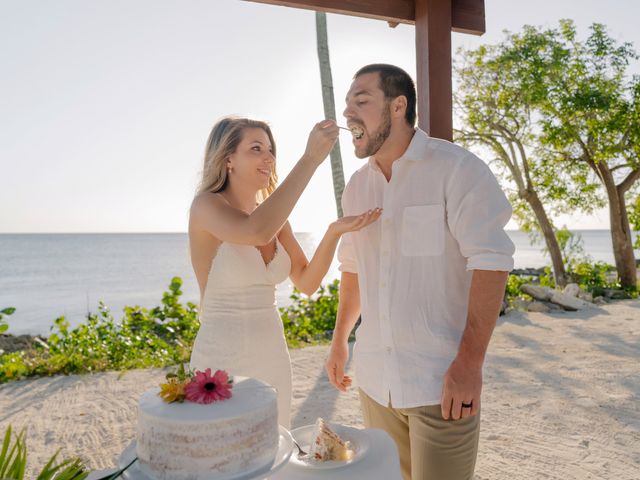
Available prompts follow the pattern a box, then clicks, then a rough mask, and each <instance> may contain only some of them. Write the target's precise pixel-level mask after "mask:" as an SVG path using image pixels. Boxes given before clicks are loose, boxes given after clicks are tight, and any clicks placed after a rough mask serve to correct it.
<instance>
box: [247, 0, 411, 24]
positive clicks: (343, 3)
mask: <svg viewBox="0 0 640 480" xmlns="http://www.w3.org/2000/svg"><path fill="white" fill-rule="evenodd" d="M248 1H250V2H257V3H268V4H270V5H280V6H284V7H294V8H303V9H305V10H316V11H318V12H327V13H339V14H342V15H352V16H357V17H365V18H374V19H376V20H384V21H387V22H397V23H413V18H414V0H393V1H389V0H296V1H293V0H291V1H287V0H248Z"/></svg>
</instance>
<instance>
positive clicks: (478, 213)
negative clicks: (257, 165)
mask: <svg viewBox="0 0 640 480" xmlns="http://www.w3.org/2000/svg"><path fill="white" fill-rule="evenodd" d="M346 104H347V106H346V109H345V111H344V116H345V117H346V119H347V125H348V126H349V127H350V128H351V129H352V131H354V130H355V131H356V132H358V130H361V131H362V132H363V134H362V135H359V134H356V135H354V140H353V143H354V146H355V153H356V156H357V157H358V158H366V157H369V160H368V161H367V163H365V165H364V166H363V167H362V168H360V169H359V170H358V171H356V172H355V173H354V174H353V176H352V177H351V179H350V180H349V183H348V184H347V186H346V188H345V190H344V193H343V196H342V205H343V210H344V214H345V215H353V214H357V213H358V212H362V211H366V210H369V209H373V208H376V207H381V208H382V209H383V213H382V216H381V217H380V220H379V221H378V222H376V223H374V224H372V225H370V226H368V227H366V228H364V229H363V230H360V231H359V232H354V233H349V234H347V235H346V236H344V237H343V239H342V242H341V244H340V247H339V250H338V259H339V261H340V271H341V272H342V277H341V283H340V304H339V307H338V314H337V318H336V328H335V331H334V336H333V341H332V344H331V350H330V353H329V357H328V359H327V362H326V369H327V373H328V375H329V379H330V380H331V383H332V384H333V385H334V386H335V387H336V388H338V389H339V390H342V391H344V390H346V388H348V387H349V386H350V383H351V379H350V378H349V377H348V376H345V375H344V369H345V365H346V363H347V360H348V357H349V350H348V348H349V347H348V343H347V340H348V337H349V333H350V332H351V330H352V328H353V326H354V325H355V323H356V320H357V319H358V316H359V315H361V316H362V323H361V325H360V327H359V328H358V331H357V343H356V346H355V349H354V363H355V371H356V377H357V379H358V384H359V387H360V390H359V394H360V401H361V406H362V412H363V417H364V421H365V425H366V426H367V427H373V428H383V429H384V430H386V431H387V433H389V435H391V436H392V437H393V439H394V440H395V442H396V444H397V445H398V450H399V452H400V463H401V467H402V474H403V476H404V478H405V480H408V479H413V480H467V479H471V478H472V476H473V470H474V466H475V461H476V455H477V449H478V436H479V427H480V415H479V413H480V401H481V397H480V393H481V390H482V365H483V362H484V357H485V353H486V350H487V346H488V344H489V340H490V338H491V334H492V331H493V328H494V326H495V322H496V319H497V317H498V314H499V310H500V305H501V302H502V298H503V295H504V289H505V283H506V280H507V275H508V272H509V271H510V270H511V269H512V268H513V259H512V255H513V252H514V246H513V243H512V242H511V240H510V239H509V237H508V236H507V235H506V233H505V232H504V226H505V224H506V223H507V221H508V220H509V217H510V216H511V206H510V205H509V202H508V201H507V199H506V198H505V196H504V194H503V192H502V190H501V189H500V186H499V185H498V183H497V181H496V179H495V177H494V176H493V174H492V173H491V171H490V170H489V168H488V167H487V165H486V164H485V163H484V162H483V161H482V160H480V159H479V158H478V157H476V156H475V155H473V154H472V153H470V152H469V151H467V150H465V149H463V148H461V147H459V146H457V145H454V144H452V143H449V142H446V141H444V140H439V139H437V138H431V137H429V136H428V135H427V134H426V133H425V132H423V131H422V130H420V129H416V128H415V126H414V125H415V122H416V91H415V86H414V83H413V80H412V79H411V77H409V75H408V74H407V73H406V72H405V71H404V70H402V69H400V68H398V67H395V66H392V65H383V64H376V65H368V66H366V67H363V68H361V69H360V70H359V71H358V72H357V73H356V75H355V77H354V80H353V83H352V84H351V88H350V89H349V92H348V93H347V97H346ZM360 136H361V138H358V137H360Z"/></svg>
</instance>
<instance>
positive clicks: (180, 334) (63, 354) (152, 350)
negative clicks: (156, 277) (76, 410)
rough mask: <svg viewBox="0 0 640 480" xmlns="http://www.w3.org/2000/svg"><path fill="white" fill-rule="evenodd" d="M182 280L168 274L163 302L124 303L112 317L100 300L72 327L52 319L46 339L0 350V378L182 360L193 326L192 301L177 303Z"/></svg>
mask: <svg viewBox="0 0 640 480" xmlns="http://www.w3.org/2000/svg"><path fill="white" fill-rule="evenodd" d="M181 285H182V280H181V279H180V278H178V277H175V278H173V279H172V280H171V284H170V285H169V291H167V292H165V293H164V295H163V298H162V305H161V306H159V307H155V308H153V309H150V310H148V309H146V308H141V307H125V309H124V317H123V318H122V320H121V322H120V323H117V322H116V321H115V320H114V318H113V316H112V315H111V313H110V312H109V309H108V308H107V307H106V306H105V305H104V304H102V303H100V306H99V310H98V314H90V315H88V316H87V319H86V322H85V323H83V324H80V325H78V326H76V327H74V328H71V327H70V325H69V322H68V321H67V320H66V319H65V317H59V318H57V319H56V320H55V321H54V326H53V327H52V330H53V332H52V333H51V334H50V335H49V337H48V339H47V341H46V342H42V343H41V344H36V347H35V348H34V349H32V350H27V351H20V352H13V353H9V354H5V355H2V356H0V383H2V382H6V381H8V380H15V379H18V378H21V377H25V376H32V375H53V374H58V373H65V374H72V373H87V372H96V371H104V370H127V369H132V368H148V367H163V366H166V365H173V364H176V363H180V362H186V361H188V360H189V357H190V355H191V346H192V344H193V340H194V339H195V336H196V333H197V332H198V327H199V323H198V312H197V307H196V305H194V304H193V303H187V305H186V306H184V305H182V304H180V301H179V300H180V295H182V291H181V290H180V287H181Z"/></svg>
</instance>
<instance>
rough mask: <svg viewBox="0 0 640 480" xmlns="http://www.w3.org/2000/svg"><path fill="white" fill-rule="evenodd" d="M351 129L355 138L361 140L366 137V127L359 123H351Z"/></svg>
mask: <svg viewBox="0 0 640 480" xmlns="http://www.w3.org/2000/svg"><path fill="white" fill-rule="evenodd" d="M349 130H351V134H352V135H353V139H354V140H360V139H361V138H362V137H364V128H362V127H361V126H359V125H349Z"/></svg>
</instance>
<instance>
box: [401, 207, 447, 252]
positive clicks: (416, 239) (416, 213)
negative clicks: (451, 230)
mask: <svg viewBox="0 0 640 480" xmlns="http://www.w3.org/2000/svg"><path fill="white" fill-rule="evenodd" d="M401 235H402V237H401V242H400V248H401V251H402V254H403V255H405V256H409V257H417V256H427V255H440V254H441V253H442V252H443V251H444V205H413V206H410V207H405V208H404V211H403V213H402V232H401Z"/></svg>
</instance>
